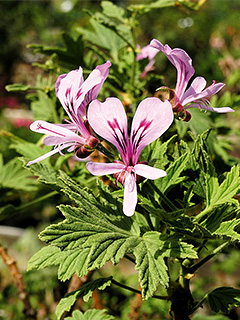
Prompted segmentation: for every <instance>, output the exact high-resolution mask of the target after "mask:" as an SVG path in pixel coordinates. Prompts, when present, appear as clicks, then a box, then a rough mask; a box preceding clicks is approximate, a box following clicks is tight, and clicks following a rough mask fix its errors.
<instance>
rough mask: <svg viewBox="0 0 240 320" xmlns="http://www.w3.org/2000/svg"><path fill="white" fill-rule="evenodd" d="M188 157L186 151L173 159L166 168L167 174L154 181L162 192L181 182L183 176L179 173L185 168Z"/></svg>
mask: <svg viewBox="0 0 240 320" xmlns="http://www.w3.org/2000/svg"><path fill="white" fill-rule="evenodd" d="M188 159H189V154H188V152H186V153H185V154H184V155H182V156H181V157H180V158H179V159H177V160H175V161H174V162H173V163H171V165H170V166H169V168H168V169H167V170H166V172H167V175H166V176H165V177H163V178H161V179H157V180H156V181H155V184H156V186H157V187H158V188H159V189H160V190H161V191H162V192H163V193H164V192H167V191H169V189H170V188H171V187H173V186H175V185H177V184H179V183H181V182H182V181H183V180H184V179H185V177H184V176H181V173H182V172H183V170H184V169H185V168H186V165H187V162H188Z"/></svg>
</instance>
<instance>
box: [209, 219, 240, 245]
mask: <svg viewBox="0 0 240 320" xmlns="http://www.w3.org/2000/svg"><path fill="white" fill-rule="evenodd" d="M239 224H240V219H233V220H231V221H224V222H222V223H221V224H220V226H219V228H218V229H217V230H215V231H214V232H213V234H214V235H218V236H220V237H227V238H230V239H231V240H233V241H240V234H239V233H237V232H236V231H234V229H236V228H237V227H238V226H239Z"/></svg>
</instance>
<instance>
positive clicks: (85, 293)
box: [56, 277, 112, 319]
mask: <svg viewBox="0 0 240 320" xmlns="http://www.w3.org/2000/svg"><path fill="white" fill-rule="evenodd" d="M111 279H112V278H111V277H109V278H102V279H97V280H94V281H91V282H88V283H86V284H84V285H82V286H81V288H80V289H78V290H76V291H73V292H70V293H68V294H67V295H66V296H65V297H64V298H63V299H61V300H60V302H59V304H58V305H57V308H56V316H57V319H60V318H61V316H62V314H63V313H64V312H65V311H69V310H70V309H71V307H72V305H73V304H74V303H75V302H76V301H77V299H78V298H80V297H81V296H82V297H83V300H84V301H88V300H89V299H90V297H91V296H92V293H93V291H94V290H95V289H98V290H104V289H105V288H106V287H107V286H110V285H111Z"/></svg>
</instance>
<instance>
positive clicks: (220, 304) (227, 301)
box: [207, 287, 240, 313]
mask: <svg viewBox="0 0 240 320" xmlns="http://www.w3.org/2000/svg"><path fill="white" fill-rule="evenodd" d="M207 301H208V303H209V306H210V308H211V309H212V310H213V311H215V312H219V311H222V312H224V313H228V312H229V309H230V306H231V305H234V306H237V307H240V290H239V289H234V288H232V287H220V288H217V289H215V290H213V291H211V292H210V293H209V294H208V295H207Z"/></svg>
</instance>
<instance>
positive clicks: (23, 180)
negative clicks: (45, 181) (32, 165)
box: [0, 154, 37, 191]
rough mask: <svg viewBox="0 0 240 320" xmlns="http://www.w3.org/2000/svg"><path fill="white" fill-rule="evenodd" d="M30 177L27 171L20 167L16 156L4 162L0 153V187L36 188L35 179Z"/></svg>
mask: <svg viewBox="0 0 240 320" xmlns="http://www.w3.org/2000/svg"><path fill="white" fill-rule="evenodd" d="M31 177H32V176H31V175H30V174H29V172H28V171H27V170H25V169H24V168H23V167H22V164H21V161H19V159H18V158H14V159H12V160H10V161H9V162H8V163H6V164H4V163H3V157H2V154H0V189H1V188H6V189H15V190H24V191H33V190H36V189H37V186H36V181H35V180H33V179H31Z"/></svg>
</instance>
